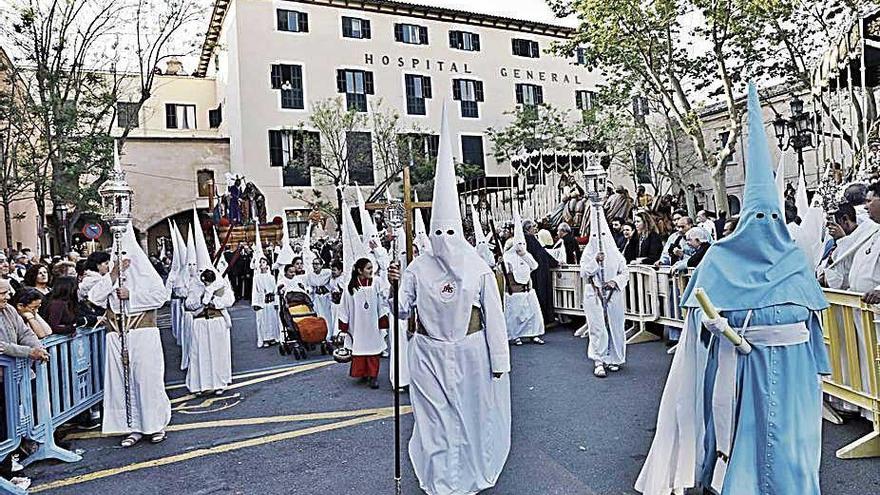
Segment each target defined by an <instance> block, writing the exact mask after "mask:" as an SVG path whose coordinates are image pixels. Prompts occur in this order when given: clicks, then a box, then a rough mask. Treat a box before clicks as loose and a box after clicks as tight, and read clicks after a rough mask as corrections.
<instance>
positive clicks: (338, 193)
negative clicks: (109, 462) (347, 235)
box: [335, 183, 342, 239]
mask: <svg viewBox="0 0 880 495" xmlns="http://www.w3.org/2000/svg"><path fill="white" fill-rule="evenodd" d="M335 185H336V228H338V229H339V235H340V239H341V238H342V237H341V236H342V189H340V187H339V186H340V184H339V183H337V184H335Z"/></svg>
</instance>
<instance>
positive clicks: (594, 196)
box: [584, 152, 608, 204]
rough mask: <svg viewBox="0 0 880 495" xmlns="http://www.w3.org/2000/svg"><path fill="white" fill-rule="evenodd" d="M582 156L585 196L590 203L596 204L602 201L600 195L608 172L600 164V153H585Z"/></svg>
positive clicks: (603, 189)
mask: <svg viewBox="0 0 880 495" xmlns="http://www.w3.org/2000/svg"><path fill="white" fill-rule="evenodd" d="M584 158H585V159H584V180H585V181H586V187H585V189H586V193H587V198H589V200H590V202H591V203H593V204H596V203H599V202H600V201H602V199H603V198H602V196H603V195H604V194H605V181H606V180H607V179H608V172H607V171H606V170H605V168H604V167H603V166H602V154H601V153H593V152H590V153H586V155H585V156H584Z"/></svg>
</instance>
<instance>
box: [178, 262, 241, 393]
mask: <svg viewBox="0 0 880 495" xmlns="http://www.w3.org/2000/svg"><path fill="white" fill-rule="evenodd" d="M208 304H211V305H212V306H213V307H214V308H215V309H218V310H220V311H221V312H222V313H223V315H222V316H218V317H214V318H204V317H200V316H201V313H202V311H203V310H204V308H205V306H206V305H208ZM233 304H235V295H234V294H233V292H232V288H231V287H229V284H228V283H226V281H225V279H220V280H218V281H216V282H214V283H213V284H211V285H210V286H208V287H207V288H206V287H205V286H204V285H203V284H201V283H198V284H197V285H195V287H192V288H191V289H190V293H189V296H188V297H187V298H186V308H187V309H188V310H191V311H193V313H194V315H195V316H194V318H193V326H192V340H191V342H190V350H189V368H188V369H187V372H186V388H187V389H189V391H190V392H193V393H195V392H203V391H206V390H217V389H222V388H226V387H227V386H228V385H229V384H230V383H232V349H231V342H230V335H229V331H230V329H231V327H232V324H231V320H230V318H229V314H228V313H227V312H226V308H228V307H230V306H232V305H233Z"/></svg>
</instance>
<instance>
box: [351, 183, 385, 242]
mask: <svg viewBox="0 0 880 495" xmlns="http://www.w3.org/2000/svg"><path fill="white" fill-rule="evenodd" d="M355 190H357V198H358V212H359V213H360V216H361V233H362V234H363V235H362V239H363V241H364V244H366V245H369V243H370V241H375V242H376V243H377V244H378V243H379V229H377V228H376V224H375V223H374V222H373V217H372V216H370V212H369V210H367V204H366V202H365V201H364V195H363V194H361V187H360V186H358V185H357V184H355Z"/></svg>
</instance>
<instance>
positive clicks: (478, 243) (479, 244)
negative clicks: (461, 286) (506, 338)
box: [471, 205, 509, 330]
mask: <svg viewBox="0 0 880 495" xmlns="http://www.w3.org/2000/svg"><path fill="white" fill-rule="evenodd" d="M471 222H472V223H473V224H474V248H475V249H476V250H477V253H479V254H480V258H483V261H485V262H486V264H487V265H489V268H495V255H494V254H493V253H492V248H490V247H489V240H488V239H486V234H484V233H483V226H482V225H481V224H480V216H479V215H478V214H477V208H476V206H474V205H471ZM508 330H509V329H508Z"/></svg>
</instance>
